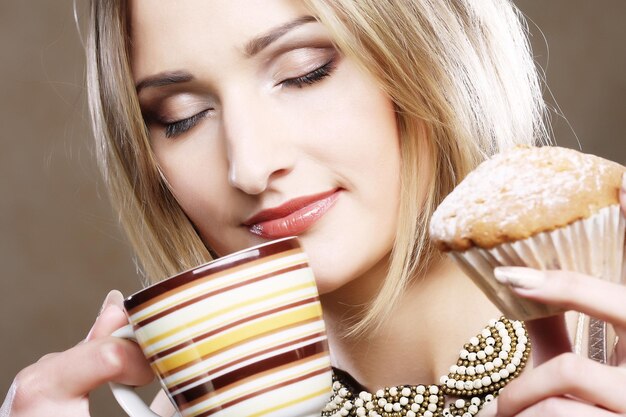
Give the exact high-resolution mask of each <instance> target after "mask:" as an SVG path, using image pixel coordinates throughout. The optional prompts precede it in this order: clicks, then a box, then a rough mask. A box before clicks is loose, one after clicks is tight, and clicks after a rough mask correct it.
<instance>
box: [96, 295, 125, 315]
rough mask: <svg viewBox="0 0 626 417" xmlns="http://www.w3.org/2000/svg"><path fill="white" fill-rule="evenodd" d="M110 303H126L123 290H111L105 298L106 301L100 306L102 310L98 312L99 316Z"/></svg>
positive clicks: (118, 304)
mask: <svg viewBox="0 0 626 417" xmlns="http://www.w3.org/2000/svg"><path fill="white" fill-rule="evenodd" d="M110 305H117V306H123V305H124V296H123V295H122V293H121V292H119V291H118V290H111V291H109V293H108V294H107V296H106V297H105V299H104V302H103V303H102V307H100V312H99V313H98V316H99V315H100V314H102V312H103V311H104V309H106V308H107V307H108V306H110Z"/></svg>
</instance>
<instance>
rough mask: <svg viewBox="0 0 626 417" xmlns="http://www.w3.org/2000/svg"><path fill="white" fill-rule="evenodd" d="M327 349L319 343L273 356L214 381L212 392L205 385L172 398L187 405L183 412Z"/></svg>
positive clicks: (312, 358)
mask: <svg viewBox="0 0 626 417" xmlns="http://www.w3.org/2000/svg"><path fill="white" fill-rule="evenodd" d="M326 348H327V345H326V343H325V342H323V341H319V342H316V343H313V344H310V345H307V346H303V347H301V348H298V349H295V350H291V351H288V352H285V353H282V354H280V355H276V356H272V357H270V358H266V359H263V360H261V361H258V362H255V363H252V364H250V365H248V366H245V367H243V368H240V369H237V370H235V371H233V372H229V373H227V374H225V375H222V376H220V377H217V378H215V379H213V380H212V381H211V385H212V389H211V390H210V389H208V388H207V386H206V385H205V384H201V385H198V386H197V387H193V388H190V389H188V390H186V391H184V392H181V393H179V394H176V395H174V396H172V398H173V399H174V400H175V401H176V403H177V404H185V405H184V406H183V405H181V406H180V410H181V411H183V410H186V409H187V408H189V407H193V406H194V405H196V404H199V403H201V402H202V401H205V400H206V399H208V398H209V397H212V396H216V395H219V394H221V393H222V392H224V391H227V390H230V389H233V388H236V387H238V386H240V385H242V384H245V383H247V382H250V381H251V380H253V379H257V378H260V377H263V376H265V375H267V374H268V371H269V373H275V372H279V371H281V370H283V369H287V368H289V367H293V366H297V365H299V364H301V363H305V362H308V361H310V360H314V359H315V356H316V355H319V354H320V353H323V352H325V351H326Z"/></svg>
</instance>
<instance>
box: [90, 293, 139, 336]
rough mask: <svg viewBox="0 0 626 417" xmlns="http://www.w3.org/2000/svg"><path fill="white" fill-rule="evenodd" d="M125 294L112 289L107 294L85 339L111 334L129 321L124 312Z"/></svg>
mask: <svg viewBox="0 0 626 417" xmlns="http://www.w3.org/2000/svg"><path fill="white" fill-rule="evenodd" d="M123 300H124V296H123V295H122V293H121V292H119V291H117V290H112V291H110V292H109V294H108V295H107V296H106V298H105V300H104V303H103V304H102V309H101V310H100V313H99V314H98V317H97V318H96V321H95V323H94V324H93V326H92V328H91V330H89V334H88V335H87V337H86V338H85V341H86V342H88V341H90V340H94V339H97V338H100V337H103V336H109V335H110V334H111V333H113V332H114V331H115V330H117V329H119V328H120V327H122V326H125V325H126V324H127V323H128V319H127V318H126V314H125V313H124V304H123Z"/></svg>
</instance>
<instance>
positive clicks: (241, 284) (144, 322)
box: [135, 262, 308, 329]
mask: <svg viewBox="0 0 626 417" xmlns="http://www.w3.org/2000/svg"><path fill="white" fill-rule="evenodd" d="M302 268H308V265H307V264H306V262H303V263H301V264H298V265H292V266H290V267H287V268H284V269H279V270H276V271H273V272H270V273H267V274H265V275H261V276H259V277H254V278H251V279H249V280H247V281H242V282H237V283H235V284H232V285H231V286H229V287H224V288H220V289H218V290H215V291H213V292H209V293H206V294H202V295H200V296H198V297H195V298H192V299H190V300H187V301H185V302H184V303H180V304H176V305H175V306H172V307H170V308H168V309H166V310H163V311H161V312H160V313H157V314H155V315H154V316H150V317H148V318H146V319H144V320H142V321H140V322H138V323H137V324H136V325H135V329H138V328H140V327H142V326H145V325H147V324H150V323H152V322H153V321H156V320H158V319H160V318H161V317H165V316H167V315H168V314H171V313H173V312H174V311H176V310H180V309H182V308H185V307H188V306H190V305H192V304H195V303H198V302H200V301H202V300H206V299H207V298H209V297H213V296H216V295H219V294H221V293H223V292H227V291H232V290H234V289H236V288H239V287H245V286H246V285H249V284H253V283H255V282H257V281H263V280H266V279H269V278H272V277H274V276H276V275H280V274H285V273H287V272H291V271H296V270H298V269H302ZM174 294H175V292H173V293H172V294H170V296H171V295H174Z"/></svg>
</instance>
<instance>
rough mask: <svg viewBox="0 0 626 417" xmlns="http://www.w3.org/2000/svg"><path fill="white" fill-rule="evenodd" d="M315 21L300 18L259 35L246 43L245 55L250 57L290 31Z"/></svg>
mask: <svg viewBox="0 0 626 417" xmlns="http://www.w3.org/2000/svg"><path fill="white" fill-rule="evenodd" d="M315 21H317V19H315V17H313V16H302V17H299V18H297V19H295V20H292V21H291V22H287V23H285V24H282V25H280V26H278V27H275V28H273V29H271V30H270V31H269V32H267V33H266V34H264V35H261V36H259V37H257V38H254V39H252V40H251V41H250V42H248V43H247V44H246V46H245V48H244V51H245V53H246V55H248V56H249V57H252V56H254V55H256V54H258V53H259V52H261V51H262V50H263V49H265V48H267V47H268V46H269V45H270V44H271V43H272V42H275V41H276V40H278V39H279V38H280V37H281V36H283V35H285V34H286V33H287V32H289V31H290V30H293V29H295V28H297V27H298V26H302V25H304V24H305V23H310V22H315Z"/></svg>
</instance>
